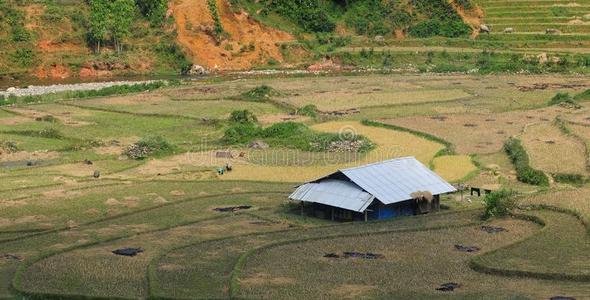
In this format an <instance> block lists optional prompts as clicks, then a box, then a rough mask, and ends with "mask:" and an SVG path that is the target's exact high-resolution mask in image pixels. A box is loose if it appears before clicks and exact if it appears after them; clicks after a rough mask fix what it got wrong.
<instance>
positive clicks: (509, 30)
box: [504, 27, 514, 33]
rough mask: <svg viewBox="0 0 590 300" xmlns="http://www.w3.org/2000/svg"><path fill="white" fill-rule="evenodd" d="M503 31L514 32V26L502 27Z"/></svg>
mask: <svg viewBox="0 0 590 300" xmlns="http://www.w3.org/2000/svg"><path fill="white" fill-rule="evenodd" d="M504 33H514V28H512V27H507V28H504Z"/></svg>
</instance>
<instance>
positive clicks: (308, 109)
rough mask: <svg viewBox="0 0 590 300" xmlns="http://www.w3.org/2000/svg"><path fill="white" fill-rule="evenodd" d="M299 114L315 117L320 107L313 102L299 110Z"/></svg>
mask: <svg viewBox="0 0 590 300" xmlns="http://www.w3.org/2000/svg"><path fill="white" fill-rule="evenodd" d="M297 114H298V115H300V116H308V117H311V118H315V117H317V115H318V108H317V107H316V106H315V105H313V104H308V105H306V106H304V107H302V108H300V109H298V110H297Z"/></svg>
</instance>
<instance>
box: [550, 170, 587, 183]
mask: <svg viewBox="0 0 590 300" xmlns="http://www.w3.org/2000/svg"><path fill="white" fill-rule="evenodd" d="M553 179H555V182H561V183H569V184H573V185H583V184H584V183H585V182H586V178H584V176H583V175H580V174H564V173H559V174H553Z"/></svg>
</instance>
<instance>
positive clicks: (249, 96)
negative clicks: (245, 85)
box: [241, 85, 279, 101]
mask: <svg viewBox="0 0 590 300" xmlns="http://www.w3.org/2000/svg"><path fill="white" fill-rule="evenodd" d="M278 94H279V93H278V92H277V91H275V90H274V89H273V88H271V87H270V86H268V85H261V86H257V87H255V88H253V89H251V90H249V91H247V92H244V93H242V95H241V98H242V99H244V100H248V101H264V100H267V99H269V98H270V97H271V96H276V95H278Z"/></svg>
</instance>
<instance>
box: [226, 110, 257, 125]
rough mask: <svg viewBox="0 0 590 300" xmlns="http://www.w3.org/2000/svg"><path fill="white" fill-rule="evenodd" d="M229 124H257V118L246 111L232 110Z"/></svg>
mask: <svg viewBox="0 0 590 300" xmlns="http://www.w3.org/2000/svg"><path fill="white" fill-rule="evenodd" d="M229 120H230V122H233V123H240V124H247V123H256V122H258V118H256V115H254V114H253V113H252V112H250V111H249V110H247V109H244V110H234V111H232V112H231V114H230V115H229Z"/></svg>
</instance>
